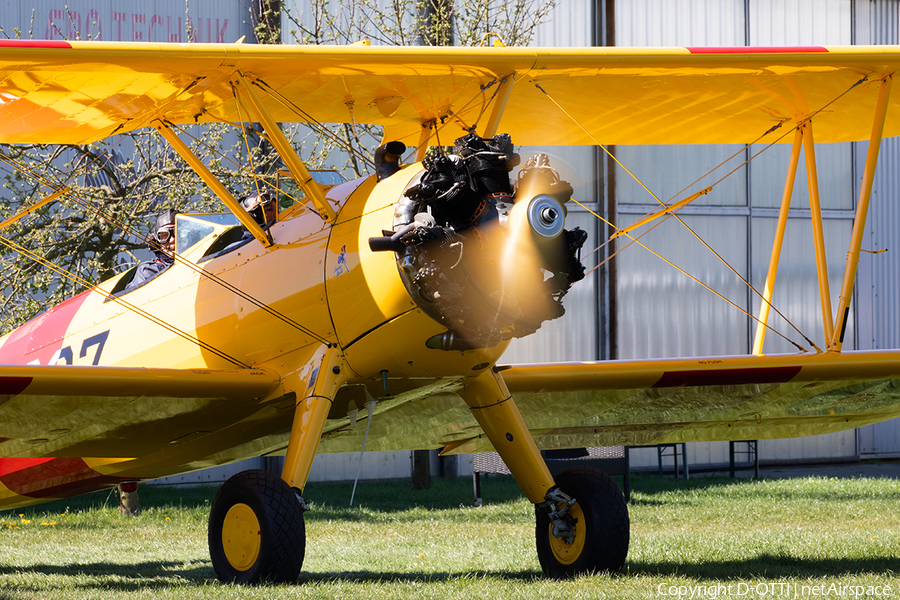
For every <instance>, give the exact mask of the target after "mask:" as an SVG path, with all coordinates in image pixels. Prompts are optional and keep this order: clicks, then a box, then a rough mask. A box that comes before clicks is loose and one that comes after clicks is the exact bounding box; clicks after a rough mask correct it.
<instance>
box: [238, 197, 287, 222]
mask: <svg viewBox="0 0 900 600" xmlns="http://www.w3.org/2000/svg"><path fill="white" fill-rule="evenodd" d="M241 205H243V207H244V208H245V209H246V210H247V212H248V213H250V216H252V217H253V218H254V219H255V220H256V222H257V223H259V226H260V227H262V228H263V229H268V228H269V227H270V226H271V225H272V224H273V223H275V221H276V220H278V205H277V203H276V202H275V195H274V194H272V193H271V192H254V193H252V194H250V195H249V196H247V197H246V198H242V199H241Z"/></svg>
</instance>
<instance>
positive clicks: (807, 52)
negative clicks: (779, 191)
mask: <svg viewBox="0 0 900 600" xmlns="http://www.w3.org/2000/svg"><path fill="white" fill-rule="evenodd" d="M66 44H67V45H68V46H69V47H68V48H34V47H26V46H25V45H24V44H22V45H21V46H16V45H14V44H9V45H5V46H4V47H3V48H2V49H0V82H2V84H0V87H2V89H3V93H4V98H8V99H9V101H7V102H4V103H3V105H2V106H0V143H77V144H81V143H88V142H91V141H95V140H98V139H101V138H103V137H106V136H108V135H111V134H112V133H114V132H116V133H124V132H128V131H132V130H136V129H140V128H142V127H145V126H148V125H150V123H151V122H152V121H153V120H154V119H158V118H165V119H166V120H168V121H169V122H172V123H176V124H192V123H195V122H212V121H218V120H228V121H231V122H237V121H239V120H240V115H239V114H238V113H239V111H238V107H237V106H236V104H235V102H234V97H233V90H232V85H231V79H232V77H233V75H234V74H235V73H237V72H244V73H252V74H253V77H254V78H257V79H259V80H260V81H262V82H265V84H266V86H267V89H269V88H271V90H273V93H277V94H279V95H281V96H283V97H285V98H289V99H291V101H292V103H293V106H292V105H291V103H285V104H284V105H278V106H276V105H275V104H267V109H268V110H269V112H270V114H271V116H272V118H273V119H274V120H275V121H276V122H292V121H305V120H307V119H314V120H316V121H318V122H323V123H336V122H348V121H349V119H350V117H349V114H348V111H347V102H353V106H354V109H353V114H354V118H355V120H356V121H357V122H358V123H361V124H362V123H368V124H375V125H380V126H382V127H384V132H385V138H386V139H387V140H400V141H403V142H404V143H406V144H407V146H412V145H414V144H415V143H416V141H417V140H418V139H419V136H420V133H421V126H422V123H426V122H428V121H430V120H432V119H437V120H438V121H440V120H442V119H443V120H444V121H445V123H444V124H442V127H443V128H442V130H441V137H442V138H446V139H448V140H452V139H454V138H455V137H459V136H460V135H464V134H465V133H466V127H470V126H471V124H472V123H475V122H477V121H478V117H479V115H480V113H481V111H482V109H483V102H482V99H483V98H484V96H485V92H484V91H483V88H484V86H487V85H488V84H490V83H491V82H492V81H496V80H498V79H499V78H502V77H505V76H507V75H510V74H513V75H514V77H515V79H516V81H517V83H516V85H515V88H514V89H513V90H512V92H511V94H510V97H509V101H508V103H507V106H506V110H505V111H504V117H503V131H505V132H507V133H509V134H510V135H511V136H512V138H513V140H514V141H515V143H516V144H523V145H536V144H550V145H556V144H565V145H577V144H589V145H592V144H595V143H596V142H595V140H597V139H601V140H603V142H604V143H606V144H721V143H749V142H752V141H753V140H755V139H757V138H758V137H759V136H760V135H761V134H762V133H763V132H765V131H767V130H769V129H770V128H772V127H773V126H775V125H778V124H782V125H785V124H790V123H796V120H795V119H797V118H806V117H808V116H809V115H808V114H805V115H799V116H798V115H797V114H795V109H794V107H793V106H787V104H788V103H786V102H785V98H791V99H792V100H791V101H790V102H789V103H790V104H792V105H796V106H801V105H802V106H807V107H809V110H810V111H816V110H818V109H820V108H822V107H825V106H826V105H827V106H828V110H827V111H823V112H821V113H819V114H818V115H816V136H817V138H818V140H819V141H820V143H822V142H838V141H850V140H862V139H868V135H869V133H870V132H869V126H868V123H869V120H870V118H871V115H870V113H871V106H873V105H874V99H875V97H876V96H877V92H878V90H877V89H876V87H877V86H870V85H859V86H856V87H853V86H854V85H855V84H856V83H858V82H860V81H861V79H862V78H863V77H864V76H865V75H867V74H872V73H889V72H893V71H896V70H897V69H898V68H900V48H897V47H892V46H852V47H837V46H832V47H820V48H809V49H802V48H801V49H778V50H773V51H763V50H762V49H759V48H736V49H730V50H728V49H725V50H721V51H716V50H710V49H688V48H620V47H602V48H601V47H596V48H533V47H529V48H511V47H510V48H462V47H442V48H423V47H415V48H414V47H406V48H398V47H390V46H368V47H362V46H314V47H313V46H294V45H289V46H288V45H283V46H275V45H273V46H268V45H256V44H242V45H239V44H188V45H184V44H153V43H116V42H77V41H73V42H67V43H66ZM789 80H791V81H794V82H796V86H795V88H793V89H796V90H797V91H798V93H799V94H800V95H801V97H799V98H798V97H797V96H796V95H795V94H794V91H793V89H792V88H791V86H789V85H788V83H787V82H788V81H789ZM792 85H793V84H792ZM538 86H540V87H538ZM851 88H852V89H851ZM848 90H849V93H846V94H845V92H848ZM386 94H388V95H390V96H391V97H396V98H399V99H400V100H399V104H398V108H397V110H396V111H393V112H389V113H388V114H384V113H383V112H382V111H381V110H380V109H379V106H378V103H377V102H376V101H377V100H378V99H380V98H384V97H385V95H386ZM110 99H113V100H110ZM551 99H553V100H556V101H558V102H559V103H560V105H561V106H562V107H563V108H564V109H565V111H566V113H568V115H571V116H572V117H574V120H577V121H578V122H579V123H580V124H581V125H583V126H584V129H582V128H581V127H580V126H579V125H577V124H576V123H574V122H573V119H572V118H570V117H569V116H567V114H565V113H564V112H563V111H562V110H560V109H559V108H558V107H557V106H556V105H555V104H554V102H552V101H551ZM892 105H893V106H894V107H897V106H900V101H898V100H897V99H893V100H892ZM295 106H302V108H303V110H304V111H305V112H306V113H307V114H308V115H309V116H308V117H305V116H304V117H300V116H298V115H297V114H296V113H295V109H294V107H295ZM893 112H896V111H889V117H888V119H887V123H886V125H885V135H886V136H893V135H897V134H900V116H897V117H895V116H892V113H893Z"/></svg>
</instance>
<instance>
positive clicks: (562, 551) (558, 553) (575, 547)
mask: <svg viewBox="0 0 900 600" xmlns="http://www.w3.org/2000/svg"><path fill="white" fill-rule="evenodd" d="M569 515H571V516H572V518H573V519H575V526H574V533H575V539H574V540H572V543H571V544H567V543H566V542H565V541H564V540H562V539H561V538H558V537H556V536H555V535H553V525H552V524H551V525H549V526H548V529H549V531H548V533H547V536H548V539H549V541H550V550H551V551H552V552H553V556H554V557H556V560H558V561H559V562H561V563H562V564H564V565H571V564H572V563H573V562H575V561H576V560H578V557H579V556H581V552H582V551H583V550H584V542H585V537H586V535H585V533H586V531H585V530H586V527H585V523H584V511H583V510H581V505H580V504H579V503H578V502H576V503H575V504H574V505H573V506H572V508H570V509H569Z"/></svg>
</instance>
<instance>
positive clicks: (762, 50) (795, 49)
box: [687, 46, 828, 54]
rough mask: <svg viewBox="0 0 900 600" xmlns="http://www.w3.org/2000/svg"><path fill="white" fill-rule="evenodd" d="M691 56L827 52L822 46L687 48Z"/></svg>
mask: <svg viewBox="0 0 900 600" xmlns="http://www.w3.org/2000/svg"><path fill="white" fill-rule="evenodd" d="M687 50H688V51H689V52H690V53H691V54H808V53H811V52H813V53H821V52H828V48H825V47H824V46H688V47H687Z"/></svg>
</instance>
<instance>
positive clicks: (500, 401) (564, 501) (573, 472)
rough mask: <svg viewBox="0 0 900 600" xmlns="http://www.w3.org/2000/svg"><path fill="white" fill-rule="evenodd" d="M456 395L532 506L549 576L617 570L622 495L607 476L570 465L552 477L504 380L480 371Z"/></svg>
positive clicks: (621, 556) (624, 516) (621, 553)
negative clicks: (567, 469) (557, 477)
mask: <svg viewBox="0 0 900 600" xmlns="http://www.w3.org/2000/svg"><path fill="white" fill-rule="evenodd" d="M460 395H461V396H462V397H463V399H464V400H465V401H466V403H467V404H468V405H469V408H470V409H471V411H472V414H473V415H474V416H475V419H476V420H477V421H478V423H479V424H480V425H481V428H482V429H483V430H484V433H485V435H487V437H488V439H489V440H490V441H491V443H492V444H493V445H494V449H495V450H496V451H497V452H498V453H499V454H500V457H501V458H502V459H503V462H505V463H506V466H507V467H508V468H509V470H510V472H511V473H512V475H513V477H515V479H516V483H518V484H519V487H520V488H522V492H523V493H524V494H525V496H527V497H528V499H529V500H531V502H533V503H534V505H535V515H536V522H537V524H536V535H537V547H538V559H539V560H540V563H541V568H542V569H543V571H544V574H545V575H547V576H548V577H556V578H562V577H571V576H573V575H577V574H580V573H590V572H593V571H598V570H599V571H618V570H620V569H621V568H622V566H624V564H625V557H626V555H627V553H628V541H629V522H628V508H627V506H626V505H625V499H624V497H623V496H622V493H621V492H620V491H619V489H618V487H617V486H616V484H615V482H613V481H612V480H611V479H610V478H609V476H608V475H606V474H605V473H603V472H602V471H599V470H597V469H592V468H587V467H583V468H575V469H570V470H569V471H566V472H564V473H562V474H561V475H560V476H559V480H558V481H554V480H553V477H552V476H551V474H550V471H549V470H548V469H547V465H546V463H544V459H543V458H542V457H541V454H540V452H539V451H538V449H537V445H536V444H535V443H534V438H532V436H531V432H530V431H528V427H527V426H526V425H525V421H524V420H523V419H522V415H521V414H520V413H519V410H518V408H517V407H516V404H515V401H514V400H513V399H512V395H511V394H510V393H509V390H508V389H507V387H506V384H505V382H504V381H503V378H502V377H501V376H500V375H499V374H498V373H494V372H493V371H491V370H489V371H485V372H483V373H482V374H481V375H479V376H478V377H476V378H474V379H472V380H470V381H469V382H468V383H467V384H466V387H465V389H464V390H463V391H462V392H460Z"/></svg>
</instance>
